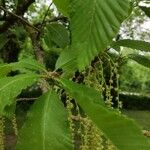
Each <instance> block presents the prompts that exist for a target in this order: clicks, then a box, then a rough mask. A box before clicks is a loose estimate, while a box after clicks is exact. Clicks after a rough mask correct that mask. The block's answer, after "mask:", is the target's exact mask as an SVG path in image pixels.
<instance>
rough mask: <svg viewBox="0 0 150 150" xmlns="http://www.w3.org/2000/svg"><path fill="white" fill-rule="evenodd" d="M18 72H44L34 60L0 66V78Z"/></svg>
mask: <svg viewBox="0 0 150 150" xmlns="http://www.w3.org/2000/svg"><path fill="white" fill-rule="evenodd" d="M16 70H19V71H21V72H29V71H31V70H32V71H43V72H46V69H45V67H44V66H43V65H42V64H40V63H38V62H37V61H36V60H34V59H23V60H21V61H19V62H16V63H10V64H1V65H0V77H4V76H6V75H7V74H8V73H10V72H11V71H16Z"/></svg>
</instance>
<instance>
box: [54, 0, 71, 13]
mask: <svg viewBox="0 0 150 150" xmlns="http://www.w3.org/2000/svg"><path fill="white" fill-rule="evenodd" d="M70 1H71V0H61V1H59V0H53V3H54V4H55V5H56V7H57V9H58V10H59V11H60V12H61V13H62V14H63V15H65V16H69V4H70Z"/></svg>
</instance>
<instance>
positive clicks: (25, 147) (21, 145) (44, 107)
mask: <svg viewBox="0 0 150 150" xmlns="http://www.w3.org/2000/svg"><path fill="white" fill-rule="evenodd" d="M31 148H32V150H50V149H51V150H73V145H72V142H71V134H70V133H69V124H68V121H67V112H66V110H65V108H64V106H63V104H62V102H61V101H60V99H59V97H58V95H57V94H56V93H55V92H54V91H52V90H51V91H48V92H47V93H46V94H44V95H42V96H41V97H40V98H39V99H38V100H37V101H36V102H35V103H34V105H33V107H32V108H31V110H30V111H29V113H28V117H27V121H26V122H25V124H24V126H23V127H22V129H21V131H20V134H19V137H18V143H17V148H16V149H17V150H29V149H31Z"/></svg>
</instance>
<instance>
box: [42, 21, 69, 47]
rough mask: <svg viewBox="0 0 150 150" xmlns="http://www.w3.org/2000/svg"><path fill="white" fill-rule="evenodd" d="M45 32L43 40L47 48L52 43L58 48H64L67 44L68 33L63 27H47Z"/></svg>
mask: <svg viewBox="0 0 150 150" xmlns="http://www.w3.org/2000/svg"><path fill="white" fill-rule="evenodd" d="M46 31H47V34H46V36H45V37H44V40H45V43H46V44H47V46H48V47H49V48H51V45H52V44H51V43H52V42H53V43H55V44H56V45H57V46H58V47H60V48H65V47H66V46H67V45H68V44H69V33H68V31H67V29H66V28H65V27H64V26H63V25H61V24H57V23H53V24H50V25H47V28H46Z"/></svg>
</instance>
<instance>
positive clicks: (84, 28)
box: [61, 0, 130, 70]
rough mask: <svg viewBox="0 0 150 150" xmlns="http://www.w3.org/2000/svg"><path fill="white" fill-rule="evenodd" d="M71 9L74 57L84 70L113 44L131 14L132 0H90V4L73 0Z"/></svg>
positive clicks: (78, 65) (79, 66)
mask: <svg viewBox="0 0 150 150" xmlns="http://www.w3.org/2000/svg"><path fill="white" fill-rule="evenodd" d="M71 8H72V12H71V15H70V30H71V38H72V41H71V49H70V51H71V50H73V52H74V56H73V57H76V59H77V64H76V66H77V68H78V69H79V70H83V69H84V68H85V67H86V66H88V65H89V64H90V62H91V61H92V60H93V59H94V57H95V56H97V55H98V54H99V53H100V52H103V51H104V50H105V49H106V48H107V46H108V45H109V44H110V43H111V41H112V39H113V38H114V36H115V35H116V34H117V32H118V30H119V27H120V25H121V23H122V22H123V20H124V19H125V18H126V17H128V15H129V11H130V3H129V1H128V0H126V1H120V0H115V1H113V2H112V1H111V0H106V1H101V0H95V1H91V0H88V1H86V3H85V2H83V1H82V0H73V1H72V2H71ZM81 14H82V15H81ZM79 39H80V40H79ZM71 53H72V52H71ZM63 55H64V54H63ZM61 57H62V56H61ZM64 57H65V56H64ZM83 58H84V59H83ZM64 59H66V57H65V58H64ZM69 61H70V60H68V62H69Z"/></svg>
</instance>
